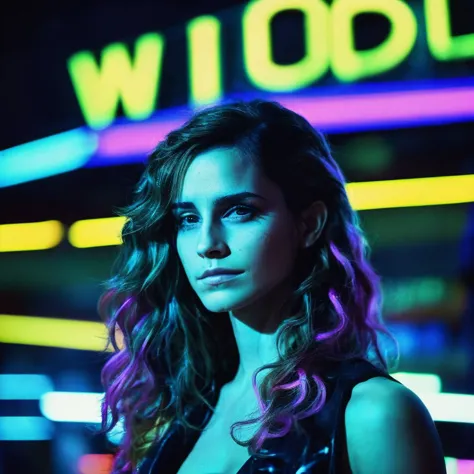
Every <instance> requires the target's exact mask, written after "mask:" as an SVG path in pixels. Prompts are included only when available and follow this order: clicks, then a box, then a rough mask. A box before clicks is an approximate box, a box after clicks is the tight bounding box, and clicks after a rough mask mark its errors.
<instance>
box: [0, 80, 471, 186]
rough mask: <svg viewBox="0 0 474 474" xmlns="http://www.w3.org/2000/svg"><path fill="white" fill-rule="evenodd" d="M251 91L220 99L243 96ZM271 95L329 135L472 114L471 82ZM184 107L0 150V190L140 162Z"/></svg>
mask: <svg viewBox="0 0 474 474" xmlns="http://www.w3.org/2000/svg"><path fill="white" fill-rule="evenodd" d="M255 97H256V93H250V94H244V95H239V96H232V94H230V95H227V96H226V99H228V100H234V99H241V100H249V99H253V98H255ZM259 97H261V98H263V99H267V100H276V101H278V102H280V103H281V104H282V105H284V106H286V107H288V108H290V109H292V110H294V111H295V112H298V113H300V114H301V115H303V116H304V117H305V118H306V119H307V120H308V121H309V122H310V123H312V124H313V125H314V126H316V127H320V128H322V129H323V130H324V131H325V132H330V133H349V132H352V131H356V130H378V129H391V128H399V127H411V126H419V125H429V124H441V123H452V122H461V121H469V120H473V119H474V80H473V78H470V77H468V78H457V79H456V80H436V81H402V82H398V83H397V82H395V83H383V84H379V83H374V84H357V85H353V86H350V87H348V86H347V85H344V86H335V87H329V88H323V87H318V88H315V89H309V90H308V89H303V90H302V91H301V93H292V94H291V95H284V94H280V95H268V94H265V93H264V92H260V93H259ZM192 112H193V110H191V109H190V108H188V107H177V108H173V109H166V110H159V111H157V113H156V115H155V117H154V118H152V119H150V120H147V121H143V122H128V123H125V124H124V123H123V122H124V121H123V120H120V121H118V123H116V124H115V125H112V126H110V127H109V128H107V129H104V130H102V131H99V132H97V131H95V130H91V129H87V128H85V127H82V128H77V129H73V130H69V131H67V132H63V133H58V134H56V135H52V136H49V137H45V138H41V139H39V140H35V141H32V142H29V143H24V144H22V145H18V146H15V147H12V148H9V149H7V150H4V151H2V152H0V188H1V187H5V186H12V185H15V184H19V183H25V182H28V181H32V180H36V179H41V178H46V177H48V176H53V175H56V174H60V173H64V172H68V171H72V170H75V169H78V168H81V167H83V166H92V167H94V166H110V165H117V164H124V163H133V162H137V161H143V160H144V159H145V158H146V155H147V154H149V153H150V152H151V151H152V150H153V149H154V148H155V147H156V145H157V144H158V143H159V142H160V141H161V140H163V138H164V137H165V136H166V135H167V134H168V133H169V132H170V131H172V130H174V129H176V128H177V127H180V126H181V125H182V124H183V123H184V122H185V121H186V120H187V119H188V118H189V117H190V115H191V113H192Z"/></svg>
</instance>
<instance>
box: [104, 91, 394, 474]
mask: <svg viewBox="0 0 474 474" xmlns="http://www.w3.org/2000/svg"><path fill="white" fill-rule="evenodd" d="M220 146H225V147H235V148H236V149H238V150H239V151H240V152H242V153H243V154H245V155H246V156H248V157H249V158H250V159H251V160H252V162H253V163H255V164H257V165H258V166H259V169H261V170H262V171H263V172H264V173H265V175H266V176H267V177H268V178H270V179H271V180H272V181H273V182H274V183H276V184H277V185H278V186H279V187H280V189H281V190H282V192H283V195H284V198H285V202H286V205H287V206H288V208H289V209H290V211H291V212H292V214H293V215H294V216H295V217H296V216H298V215H299V213H300V212H301V211H303V210H304V209H306V208H307V207H308V206H309V205H310V204H311V203H312V202H314V201H317V200H319V201H323V202H324V203H325V205H326V207H327V210H328V217H327V221H326V225H325V227H324V229H323V232H322V234H321V236H320V238H319V239H318V240H317V241H316V243H315V244H314V245H313V246H311V247H310V248H309V249H305V250H304V251H301V252H300V255H299V256H298V258H297V262H296V267H295V272H294V278H293V293H292V294H291V296H290V297H289V299H288V301H286V302H285V307H287V308H289V309H290V313H289V314H290V317H288V318H285V319H284V320H283V321H282V322H281V323H280V325H279V327H278V330H277V346H278V353H279V360H278V362H276V363H273V364H269V365H265V366H263V367H261V368H259V369H258V370H257V371H256V372H255V373H254V374H253V380H252V381H253V387H254V390H255V394H256V397H257V400H258V402H259V408H260V410H259V411H260V413H259V414H258V415H257V416H256V417H254V418H252V419H250V420H246V421H241V422H237V423H234V424H233V425H232V429H231V436H232V438H233V439H234V441H235V442H236V443H238V444H239V445H241V446H246V447H250V451H251V453H252V454H255V453H256V452H257V451H258V450H259V448H260V447H261V446H262V443H263V442H264V441H265V439H267V438H275V437H281V436H284V435H285V434H286V433H288V431H289V430H290V429H291V428H292V426H293V425H294V424H295V423H296V424H297V421H298V420H300V419H303V418H306V417H308V416H310V415H312V414H314V413H316V412H318V411H320V410H321V409H322V408H323V406H324V404H325V401H326V398H327V396H326V395H327V384H326V382H325V379H324V377H323V374H322V372H323V368H324V367H325V364H326V363H334V362H338V361H344V360H348V359H351V358H364V359H366V360H368V361H369V362H371V363H373V364H374V365H375V366H377V367H379V368H381V369H382V370H385V371H387V372H388V371H390V370H393V368H395V367H396V365H397V364H398V345H397V342H396V340H395V338H394V337H393V336H392V335H391V333H390V332H389V331H388V330H387V328H386V327H385V325H384V323H383V321H382V318H381V306H382V295H381V289H380V279H379V276H378V275H377V274H376V272H375V271H374V270H373V268H372V267H371V265H370V264H369V260H368V259H369V247H368V244H367V241H366V239H365V237H364V234H363V231H362V230H361V227H360V225H359V220H358V216H357V214H356V212H355V211H354V210H353V209H352V208H351V205H350V203H349V200H348V196H347V194H346V190H345V179H344V176H343V174H342V172H341V170H340V168H339V166H338V165H337V163H336V162H335V160H334V159H333V158H332V156H331V152H330V148H329V145H328V143H327V141H326V139H325V138H324V136H323V135H322V134H321V133H320V132H318V131H317V130H315V129H314V128H313V127H312V126H311V125H310V124H309V123H308V122H307V121H306V120H305V119H304V118H303V117H301V116H300V115H298V114H296V113H294V112H292V111H291V110H288V109H286V108H284V107H282V106H281V105H279V104H278V103H275V102H267V101H263V100H254V101H251V102H236V103H230V104H221V105H217V106H213V107H210V108H207V109H204V110H201V111H198V112H197V113H195V115H194V116H193V117H192V118H191V119H190V120H188V121H187V122H186V123H185V124H184V125H183V126H182V127H180V128H178V129H177V130H174V131H172V132H171V133H169V134H168V135H167V137H166V138H165V139H164V140H163V141H162V142H160V143H159V144H158V146H157V147H156V149H155V150H154V151H153V153H151V155H150V156H149V158H148V161H147V164H146V168H145V170H144V172H143V174H142V176H141V178H140V180H139V182H138V183H137V185H136V188H135V192H134V198H133V202H132V203H131V204H130V205H128V206H127V207H125V208H122V209H120V210H119V211H118V214H119V215H121V216H124V217H125V218H126V221H125V224H124V227H123V230H122V240H123V244H122V245H121V246H120V247H119V250H118V256H117V259H116V261H115V263H114V267H113V270H112V275H113V276H112V277H111V278H110V279H109V280H108V281H107V282H105V284H104V285H105V288H104V292H103V294H102V296H101V298H100V300H99V303H98V309H99V314H100V315H101V317H102V318H103V319H104V320H105V321H106V324H107V326H108V337H109V344H111V345H112V347H113V351H114V352H113V354H112V355H111V357H110V358H109V360H108V361H107V362H106V363H105V365H104V368H103V370H102V383H103V385H104V388H105V397H104V400H103V404H102V420H103V421H102V430H103V432H109V431H111V430H112V429H114V428H115V427H116V425H117V424H118V423H123V427H124V436H123V439H122V441H121V443H120V446H119V448H118V452H117V455H116V457H115V465H114V471H113V472H114V473H130V472H132V471H133V470H134V469H135V468H136V466H137V465H138V464H139V463H140V460H141V459H143V457H144V454H145V453H146V451H147V449H148V448H149V447H150V445H151V444H152V443H153V442H156V441H157V440H159V439H160V437H161V436H162V435H163V433H164V432H165V431H166V429H167V427H169V425H170V424H171V423H172V422H179V423H180V424H181V425H182V426H184V427H185V429H186V430H188V429H190V430H202V427H201V426H195V425H193V424H191V423H190V421H189V420H188V417H187V415H186V411H185V408H186V407H188V408H189V407H195V406H198V405H202V404H205V405H206V406H208V407H209V408H210V409H211V410H213V403H212V400H213V398H212V396H213V395H215V391H216V387H220V386H222V384H223V383H225V382H226V381H230V380H232V378H233V376H235V374H236V371H237V368H238V364H239V354H238V351H237V345H236V342H235V338H234V335H233V331H232V326H231V323H230V320H229V318H228V317H225V314H226V313H222V314H216V313H212V312H210V311H209V310H207V309H206V308H205V307H204V305H203V304H202V302H201V301H200V300H199V298H198V297H197V295H196V294H195V292H194V290H193V289H192V287H191V285H190V283H189V281H188V279H187V277H186V275H185V272H184V269H183V267H182V264H181V262H180V259H179V256H178V254H177V250H176V233H177V226H176V222H175V221H174V218H173V216H172V212H171V206H172V203H173V202H174V201H175V200H177V199H178V196H179V192H180V190H181V186H182V183H183V180H184V176H185V173H186V171H187V169H188V167H189V165H190V163H191V162H192V161H193V159H194V158H195V157H196V156H197V155H198V154H200V153H202V152H204V151H207V150H209V149H211V148H214V147H220ZM119 335H120V341H119ZM393 347H395V351H393V350H391V349H392V348H393ZM263 370H267V371H268V372H267V375H266V376H265V377H264V378H263V380H262V382H261V384H260V386H259V387H257V383H256V377H257V375H258V373H259V372H260V371H263ZM248 424H254V425H255V424H257V428H258V430H257V431H256V434H255V435H253V436H252V437H251V438H250V439H247V440H243V441H242V440H239V439H237V438H236V436H235V434H234V431H235V429H237V428H238V427H242V426H244V425H248Z"/></svg>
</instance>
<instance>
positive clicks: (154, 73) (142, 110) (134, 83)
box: [68, 33, 164, 128]
mask: <svg viewBox="0 0 474 474" xmlns="http://www.w3.org/2000/svg"><path fill="white" fill-rule="evenodd" d="M163 49H164V39H163V37H162V36H161V35H160V34H157V33H149V34H146V35H143V36H141V37H140V38H139V39H138V40H137V41H136V43H135V59H134V61H133V63H132V60H131V59H130V55H129V53H128V50H127V48H126V46H125V45H124V44H122V43H114V44H111V45H109V46H107V47H106V48H104V50H103V51H102V54H101V66H98V65H97V63H96V61H95V59H94V56H93V55H92V53H90V52H88V51H83V52H80V53H77V54H75V55H74V56H72V57H71V58H69V60H68V70H69V75H70V76H71V80H72V83H73V86H74V90H75V91H76V96H77V100H78V102H79V105H80V107H81V110H82V113H83V115H84V118H85V121H86V123H87V124H88V125H89V126H90V127H93V128H104V127H107V126H108V125H110V124H111V123H112V122H113V121H114V118H115V114H116V111H117V105H118V101H119V100H122V104H123V108H124V112H125V114H126V115H127V117H129V118H131V119H134V120H142V119H145V118H147V117H149V116H150V115H151V114H152V113H153V110H154V109H155V101H156V96H157V93H158V90H159V80H160V76H161V64H162V56H163Z"/></svg>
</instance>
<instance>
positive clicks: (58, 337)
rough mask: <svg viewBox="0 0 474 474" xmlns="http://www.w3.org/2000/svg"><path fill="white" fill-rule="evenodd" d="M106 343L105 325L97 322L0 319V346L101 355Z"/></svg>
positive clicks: (24, 317)
mask: <svg viewBox="0 0 474 474" xmlns="http://www.w3.org/2000/svg"><path fill="white" fill-rule="evenodd" d="M106 339H107V333H106V328H105V325H104V324H102V323H99V322H93V321H75V320H71V319H59V318H58V319H56V318H40V317H35V316H16V315H12V314H1V315H0V343H5V344H26V345H31V346H46V347H60V348H64V349H78V350H85V351H102V350H104V348H105V346H106ZM109 350H112V349H109Z"/></svg>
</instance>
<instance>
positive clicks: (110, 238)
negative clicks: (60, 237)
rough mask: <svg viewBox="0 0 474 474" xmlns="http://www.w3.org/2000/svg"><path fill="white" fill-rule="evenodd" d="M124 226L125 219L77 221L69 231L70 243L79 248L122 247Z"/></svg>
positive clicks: (111, 218)
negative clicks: (121, 234) (121, 235)
mask: <svg viewBox="0 0 474 474" xmlns="http://www.w3.org/2000/svg"><path fill="white" fill-rule="evenodd" d="M124 224H125V219H124V218H123V217H105V218H102V219H86V220H82V221H77V222H74V224H73V225H72V226H71V228H70V229H69V242H70V243H71V245H72V246H74V247H78V248H88V247H104V246H106V245H120V244H121V243H122V241H121V237H120V233H121V230H122V227H123V225H124Z"/></svg>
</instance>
